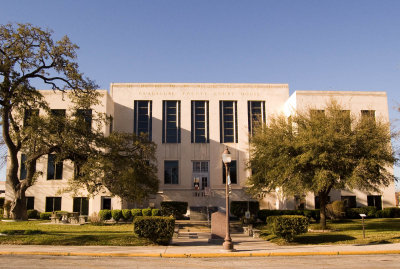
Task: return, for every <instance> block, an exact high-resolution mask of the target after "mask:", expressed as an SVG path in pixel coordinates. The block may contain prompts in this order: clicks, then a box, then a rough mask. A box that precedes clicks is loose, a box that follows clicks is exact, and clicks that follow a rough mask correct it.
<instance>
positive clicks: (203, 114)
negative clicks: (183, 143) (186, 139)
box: [191, 101, 210, 143]
mask: <svg viewBox="0 0 400 269" xmlns="http://www.w3.org/2000/svg"><path fill="white" fill-rule="evenodd" d="M191 111H192V143H209V142H210V141H209V137H208V136H209V131H208V101H192V110H191Z"/></svg>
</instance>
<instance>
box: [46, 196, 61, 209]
mask: <svg viewBox="0 0 400 269" xmlns="http://www.w3.org/2000/svg"><path fill="white" fill-rule="evenodd" d="M60 210H61V197H46V212H54V211H60Z"/></svg>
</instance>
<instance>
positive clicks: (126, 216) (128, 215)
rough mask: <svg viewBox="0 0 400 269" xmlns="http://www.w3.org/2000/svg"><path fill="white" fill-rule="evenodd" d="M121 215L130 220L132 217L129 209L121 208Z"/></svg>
mask: <svg viewBox="0 0 400 269" xmlns="http://www.w3.org/2000/svg"><path fill="white" fill-rule="evenodd" d="M122 217H123V218H124V219H125V220H130V219H131V218H132V212H131V210H130V209H122Z"/></svg>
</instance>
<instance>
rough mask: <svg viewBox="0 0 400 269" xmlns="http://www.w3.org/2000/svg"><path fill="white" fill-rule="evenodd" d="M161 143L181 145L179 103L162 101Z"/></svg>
mask: <svg viewBox="0 0 400 269" xmlns="http://www.w3.org/2000/svg"><path fill="white" fill-rule="evenodd" d="M162 141H163V143H181V101H163V134H162Z"/></svg>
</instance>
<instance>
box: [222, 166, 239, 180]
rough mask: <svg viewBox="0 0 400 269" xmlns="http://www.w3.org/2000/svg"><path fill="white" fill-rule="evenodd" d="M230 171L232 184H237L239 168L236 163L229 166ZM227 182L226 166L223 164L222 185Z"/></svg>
mask: <svg viewBox="0 0 400 269" xmlns="http://www.w3.org/2000/svg"><path fill="white" fill-rule="evenodd" d="M228 169H229V177H230V178H231V184H237V168H236V161H231V163H230V164H229V166H228ZM225 182H226V172H225V164H224V163H222V183H223V184H225Z"/></svg>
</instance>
